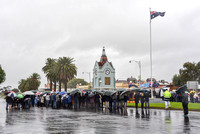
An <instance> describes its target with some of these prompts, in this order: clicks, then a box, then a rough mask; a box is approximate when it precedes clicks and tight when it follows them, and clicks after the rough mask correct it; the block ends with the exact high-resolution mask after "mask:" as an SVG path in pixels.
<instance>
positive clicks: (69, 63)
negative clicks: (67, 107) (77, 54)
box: [58, 57, 77, 91]
mask: <svg viewBox="0 0 200 134" xmlns="http://www.w3.org/2000/svg"><path fill="white" fill-rule="evenodd" d="M73 62H74V59H73V58H70V57H62V58H61V57H59V59H58V68H59V69H58V73H59V91H61V83H62V82H63V84H64V88H65V91H67V82H68V81H69V80H71V79H73V78H74V77H75V75H77V67H76V66H75V64H74V63H73Z"/></svg>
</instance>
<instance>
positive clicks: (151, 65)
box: [149, 8, 153, 98]
mask: <svg viewBox="0 0 200 134" xmlns="http://www.w3.org/2000/svg"><path fill="white" fill-rule="evenodd" d="M149 10H150V23H149V25H150V70H151V98H153V88H152V85H153V83H152V40H151V8H149Z"/></svg>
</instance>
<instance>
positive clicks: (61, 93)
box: [59, 91, 67, 95]
mask: <svg viewBox="0 0 200 134" xmlns="http://www.w3.org/2000/svg"><path fill="white" fill-rule="evenodd" d="M63 94H67V92H66V91H62V92H60V93H59V95H63Z"/></svg>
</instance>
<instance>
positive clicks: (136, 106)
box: [134, 92, 140, 114]
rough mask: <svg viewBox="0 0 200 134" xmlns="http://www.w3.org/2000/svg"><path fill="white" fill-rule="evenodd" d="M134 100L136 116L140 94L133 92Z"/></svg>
mask: <svg viewBox="0 0 200 134" xmlns="http://www.w3.org/2000/svg"><path fill="white" fill-rule="evenodd" d="M134 98H135V108H136V114H138V103H139V100H140V93H139V92H135V95H134Z"/></svg>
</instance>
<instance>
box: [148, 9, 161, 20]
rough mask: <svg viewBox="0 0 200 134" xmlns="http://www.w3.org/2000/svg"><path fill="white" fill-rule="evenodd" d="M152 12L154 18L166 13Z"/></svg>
mask: <svg viewBox="0 0 200 134" xmlns="http://www.w3.org/2000/svg"><path fill="white" fill-rule="evenodd" d="M150 14H151V19H153V18H155V17H157V16H161V17H163V16H164V15H165V12H156V11H151V12H150Z"/></svg>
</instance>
